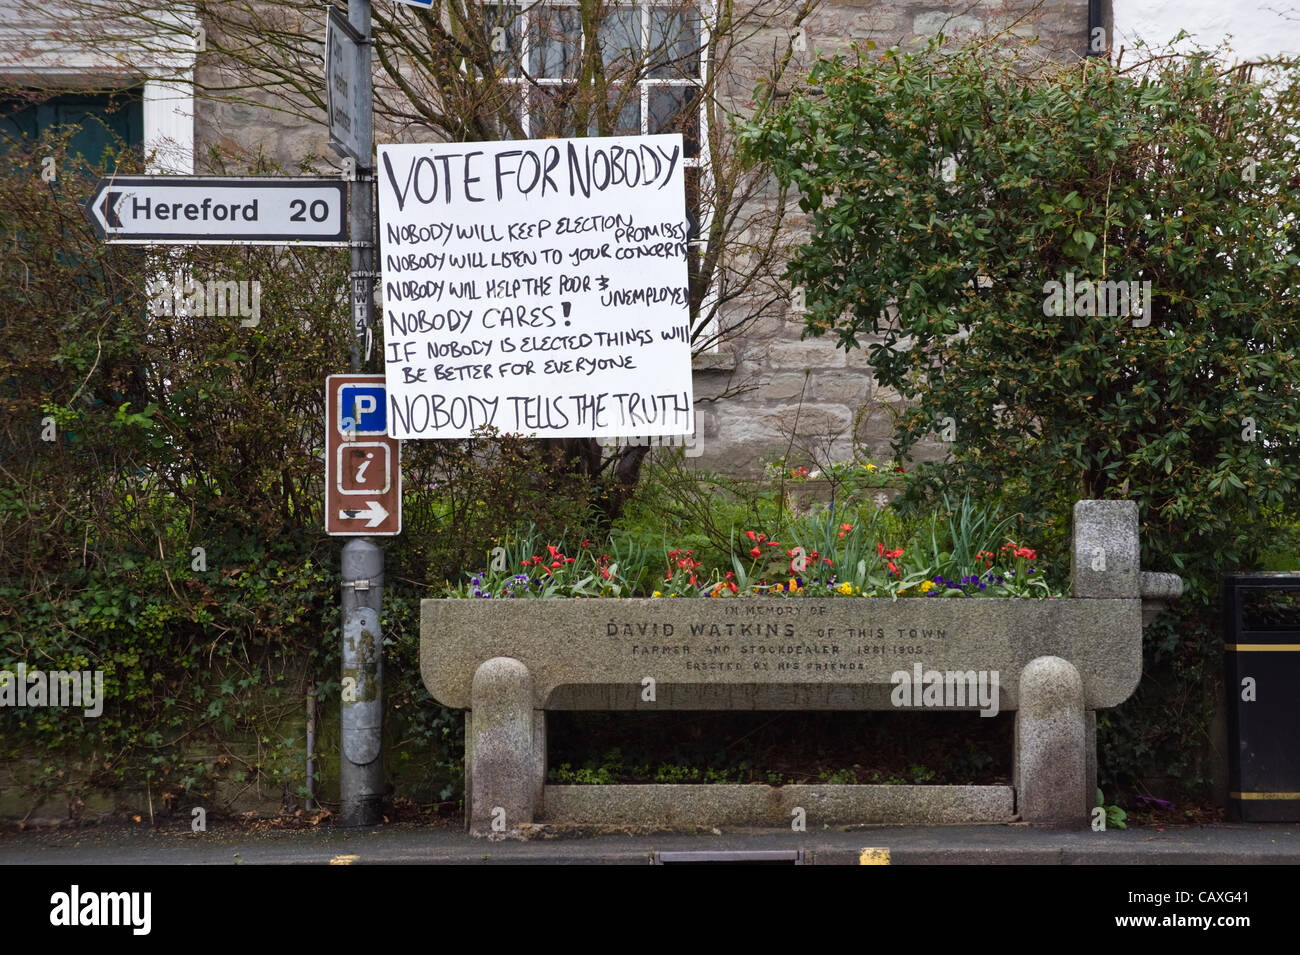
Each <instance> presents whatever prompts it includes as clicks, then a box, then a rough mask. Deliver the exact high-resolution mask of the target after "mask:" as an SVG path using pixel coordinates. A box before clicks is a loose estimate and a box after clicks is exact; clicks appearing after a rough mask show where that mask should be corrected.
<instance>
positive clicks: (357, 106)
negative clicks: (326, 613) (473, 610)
mask: <svg viewBox="0 0 1300 955" xmlns="http://www.w3.org/2000/svg"><path fill="white" fill-rule="evenodd" d="M348 21H349V23H350V24H351V25H352V27H353V29H354V30H355V31H356V32H357V33H358V34H360V35H361V37H362V47H361V48H362V55H361V56H360V57H358V61H359V66H360V68H361V69H364V71H365V75H364V77H353V78H352V79H353V80H354V82H353V83H352V84H351V89H352V90H353V91H356V90H358V89H360V90H363V91H364V96H362V97H357V100H364V101H353V102H351V103H350V104H349V105H350V106H351V109H352V126H353V130H352V132H353V134H354V136H355V145H356V147H357V150H356V151H357V152H358V153H359V155H355V156H353V157H352V159H353V160H354V161H355V163H356V179H355V180H354V182H353V186H352V190H351V192H352V203H351V218H350V226H351V239H352V241H351V262H350V265H351V273H350V275H349V276H348V278H349V285H350V288H349V298H350V299H351V305H352V309H351V321H352V329H353V333H354V334H353V337H352V344H351V354H350V360H349V367H350V370H351V371H352V372H353V373H354V374H355V373H357V372H360V371H361V366H362V363H363V362H364V360H365V358H366V356H367V354H368V352H369V350H370V349H369V347H368V345H369V344H370V335H371V322H372V320H373V311H374V295H373V286H372V283H373V281H374V270H375V248H374V199H373V194H372V191H371V190H372V184H373V182H374V172H373V166H372V161H371V156H372V154H373V151H374V125H373V119H372V117H373V102H372V99H371V95H370V81H369V80H370V0H348ZM326 81H327V82H330V78H329V77H327V78H326ZM358 127H359V128H358ZM342 572H343V583H342V590H343V597H342V610H343V702H342V733H341V739H342V746H341V750H342V752H341V753H340V757H339V799H340V802H341V804H342V811H341V813H340V816H341V822H342V824H343V825H345V826H372V825H375V824H377V823H378V822H379V821H380V819H381V811H382V808H383V797H384V759H383V746H382V733H383V679H384V660H383V634H382V633H381V632H380V629H379V610H380V605H381V603H382V600H383V593H384V590H383V573H384V551H383V548H381V547H380V546H379V544H378V543H376V541H375V540H374V539H372V538H369V537H353V538H351V539H349V540H348V542H347V543H346V544H345V545H344V546H343V566H342Z"/></svg>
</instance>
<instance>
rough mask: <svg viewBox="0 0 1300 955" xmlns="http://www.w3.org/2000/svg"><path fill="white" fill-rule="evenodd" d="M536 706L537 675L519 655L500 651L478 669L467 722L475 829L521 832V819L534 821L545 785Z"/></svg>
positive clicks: (479, 831) (469, 807)
mask: <svg viewBox="0 0 1300 955" xmlns="http://www.w3.org/2000/svg"><path fill="white" fill-rule="evenodd" d="M534 712H535V711H534V710H533V680H532V677H531V676H530V675H529V673H528V668H527V667H525V666H524V665H523V664H522V663H520V662H519V661H518V660H512V659H511V658H509V657H494V658H493V659H491V660H488V661H486V662H485V663H482V664H480V666H479V668H478V669H477V670H476V671H474V682H473V685H472V687H471V689H470V713H469V714H468V715H467V716H466V722H465V735H466V747H467V748H466V753H465V798H466V802H467V807H466V808H467V814H468V816H469V830H470V832H471V833H472V834H473V835H476V836H495V837H498V838H504V837H506V836H510V835H517V834H518V831H519V826H520V825H521V824H523V823H531V822H532V821H533V813H534V812H535V810H536V808H537V797H538V789H539V787H538V774H537V759H536V755H535V752H536V737H537V727H535V720H534ZM541 735H542V736H543V738H544V737H545V729H544V724H543V726H542V728H541ZM543 752H544V749H543ZM544 758H545V757H544V756H543V759H544Z"/></svg>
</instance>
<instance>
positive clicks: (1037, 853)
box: [0, 823, 1300, 866]
mask: <svg viewBox="0 0 1300 955" xmlns="http://www.w3.org/2000/svg"><path fill="white" fill-rule="evenodd" d="M866 849H872V850H876V851H873V852H869V853H866V854H865V857H864V850H866ZM800 851H802V853H803V856H802V861H803V862H804V863H812V864H815V865H857V864H860V863H862V862H864V861H869V862H876V863H888V864H892V865H945V866H948V865H1069V866H1078V865H1142V866H1149V865H1231V866H1241V865H1297V864H1300V823H1219V824H1214V825H1205V826H1187V827H1172V826H1171V827H1164V828H1154V827H1151V828H1141V829H1127V830H1118V829H1109V830H1107V831H1104V832H1093V831H1091V830H1084V831H1070V832H1061V831H1054V830H1049V829H1038V828H1033V827H1030V826H1027V825H1023V824H1007V825H974V826H932V827H921V826H872V827H845V828H836V829H826V830H821V831H809V832H788V831H784V830H781V831H774V830H766V829H765V830H746V829H735V830H727V831H720V830H702V831H700V832H697V833H693V834H691V833H680V832H676V833H667V832H665V833H654V832H632V833H629V832H612V833H601V834H590V833H589V832H581V831H563V830H553V829H548V828H546V827H542V828H540V830H539V831H538V832H537V833H535V834H534V835H533V837H532V838H530V839H528V840H526V841H489V840H487V839H476V838H473V837H471V836H469V835H466V834H465V833H464V832H462V831H460V830H459V829H458V828H447V827H445V826H443V827H438V826H422V825H416V824H408V823H397V824H392V825H385V826H379V827H374V828H366V829H344V828H341V827H338V826H322V827H320V828H315V829H294V830H269V831H256V830H254V831H249V830H246V829H240V828H236V827H229V828H218V829H214V830H213V831H209V832H198V833H196V832H188V831H163V830H158V829H152V828H150V827H148V826H147V825H136V826H131V825H121V824H108V825H98V826H92V827H87V828H81V829H70V830H69V829H60V830H34V831H27V832H17V833H14V832H10V833H6V834H3V835H0V866H12V865H79V866H81V865H118V866H121V865H144V866H147V865H200V866H222V865H258V866H261V865H329V864H333V865H366V864H382V865H484V864H487V865H492V864H507V865H514V864H543V865H646V864H649V863H650V862H651V861H652V859H654V858H655V857H656V853H669V855H667V856H664V857H661V861H663V862H666V863H671V862H674V861H677V862H688V861H697V862H698V861H710V860H707V859H705V858H703V857H701V856H699V855H696V856H693V857H691V856H687V857H675V856H673V855H671V853H696V854H700V853H704V854H709V855H713V856H714V858H713V859H712V860H711V861H724V859H720V858H718V857H717V854H719V853H722V854H725V853H752V852H767V853H784V854H785V855H786V858H785V859H777V858H769V860H768V861H771V862H777V861H786V862H789V861H791V859H790V858H789V857H790V856H793V855H794V854H795V853H798V852H800ZM748 861H755V860H754V859H753V858H751V859H750V860H748Z"/></svg>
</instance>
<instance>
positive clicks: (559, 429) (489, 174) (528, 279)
mask: <svg viewBox="0 0 1300 955" xmlns="http://www.w3.org/2000/svg"><path fill="white" fill-rule="evenodd" d="M682 157H683V151H682V137H681V136H679V135H672V136H619V137H601V138H589V139H544V140H528V141H512V142H492V143H450V144H422V145H391V146H380V147H379V170H378V175H379V238H380V242H379V249H380V264H381V275H382V282H383V296H384V318H383V321H384V360H385V369H386V372H387V382H388V396H389V412H390V413H389V416H388V421H389V433H390V434H391V435H392V436H394V437H397V438H464V437H469V436H470V435H471V434H472V433H473V432H474V430H475V429H477V428H480V427H483V426H485V425H490V426H493V427H495V428H496V429H497V430H499V431H501V432H506V433H517V434H527V435H536V436H537V437H544V438H573V437H594V438H600V437H615V436H620V435H632V434H635V435H647V436H649V435H672V434H676V435H685V434H691V433H693V432H694V430H695V421H694V414H693V393H692V388H691V347H690V309H689V304H688V290H687V270H686V255H687V240H688V230H689V225H688V220H687V214H686V190H685V176H684V175H683V171H682Z"/></svg>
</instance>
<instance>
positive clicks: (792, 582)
mask: <svg viewBox="0 0 1300 955" xmlns="http://www.w3.org/2000/svg"><path fill="white" fill-rule="evenodd" d="M785 589H786V590H788V591H790V592H791V593H794V591H796V590H802V589H803V588H802V587H800V586H799V582H798V581H796V580H795V579H794V578H793V577H791V578H790V584H789V586H788V587H786V588H785Z"/></svg>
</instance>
